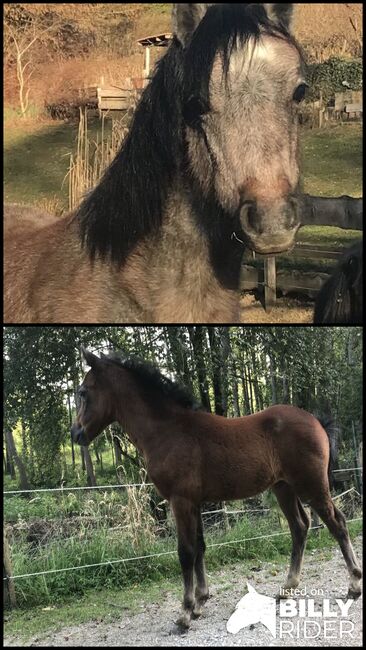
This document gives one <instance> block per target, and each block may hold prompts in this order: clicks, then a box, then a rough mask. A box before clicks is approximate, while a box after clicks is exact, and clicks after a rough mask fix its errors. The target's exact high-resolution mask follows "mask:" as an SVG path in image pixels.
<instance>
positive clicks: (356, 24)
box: [346, 3, 363, 53]
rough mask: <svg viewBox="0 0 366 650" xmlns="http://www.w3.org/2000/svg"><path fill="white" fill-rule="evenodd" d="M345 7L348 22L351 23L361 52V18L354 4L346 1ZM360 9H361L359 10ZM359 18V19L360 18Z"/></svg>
mask: <svg viewBox="0 0 366 650" xmlns="http://www.w3.org/2000/svg"><path fill="white" fill-rule="evenodd" d="M346 7H347V9H348V18H349V22H350V23H351V26H352V29H353V31H354V33H355V38H356V40H357V43H358V44H359V46H360V50H361V53H362V46H363V42H362V41H363V39H362V18H361V15H362V14H360V13H359V11H358V10H357V8H356V7H355V6H354V4H348V3H346ZM361 11H362V10H361ZM360 18H361V20H360Z"/></svg>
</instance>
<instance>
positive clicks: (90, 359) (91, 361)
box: [80, 345, 99, 368]
mask: <svg viewBox="0 0 366 650" xmlns="http://www.w3.org/2000/svg"><path fill="white" fill-rule="evenodd" d="M80 349H81V354H82V355H83V357H84V359H85V361H86V363H87V364H88V366H90V367H91V368H95V367H96V366H97V364H98V363H99V358H98V357H97V356H96V355H95V354H93V353H92V352H89V350H87V349H86V348H84V346H83V345H82V346H81V348H80Z"/></svg>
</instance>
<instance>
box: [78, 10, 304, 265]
mask: <svg viewBox="0 0 366 650" xmlns="http://www.w3.org/2000/svg"><path fill="white" fill-rule="evenodd" d="M263 32H264V33H269V34H272V35H274V36H278V37H283V38H286V39H288V40H290V41H293V39H292V37H291V36H290V34H289V33H288V32H287V30H286V29H285V28H284V27H282V26H280V25H278V24H275V23H274V22H272V21H271V20H270V18H268V16H267V13H266V11H265V9H264V7H263V6H262V5H259V4H258V5H256V4H225V5H224V4H216V5H212V6H210V7H209V9H208V11H207V13H206V15H205V17H204V18H203V20H202V22H201V24H200V25H199V27H198V28H197V30H196V32H195V34H194V36H193V39H192V42H191V44H190V45H189V46H188V48H187V49H186V50H184V49H183V47H182V45H181V44H180V43H179V41H178V40H177V38H174V39H173V41H172V43H171V45H170V47H169V49H168V52H167V54H166V55H165V56H164V57H163V58H162V59H161V60H160V61H159V62H158V64H157V65H156V68H155V72H154V75H153V77H152V80H151V82H150V84H149V85H148V87H147V88H146V89H145V90H144V92H143V95H142V98H141V101H140V103H139V105H138V107H137V109H136V111H135V114H134V118H133V120H132V124H131V128H130V132H129V135H128V136H127V138H126V139H125V141H124V143H123V144H122V147H121V149H120V151H119V153H118V154H117V156H116V158H115V160H114V161H113V162H112V164H111V165H110V167H109V168H108V169H107V171H106V172H105V174H104V176H103V178H102V180H101V181H100V183H99V184H98V185H97V187H96V188H95V189H94V190H92V191H91V193H90V194H89V195H88V196H86V198H85V199H84V201H83V202H82V204H81V205H80V207H79V209H78V210H77V212H76V214H75V219H76V220H77V222H78V224H79V230H80V237H81V241H82V243H83V245H84V246H86V247H87V249H88V251H89V254H90V256H91V258H92V259H94V258H95V257H98V256H99V257H101V258H102V259H103V258H110V259H111V260H112V261H114V262H117V263H118V264H120V265H121V264H123V263H124V262H125V261H126V259H127V257H128V256H129V254H130V253H131V252H132V250H133V249H134V247H135V246H136V244H137V243H138V242H139V241H141V240H143V239H144V238H146V237H147V236H149V235H150V236H151V235H154V234H155V233H157V232H158V230H159V227H160V226H161V222H162V214H163V210H164V205H165V201H166V198H167V195H168V190H169V187H170V186H171V184H172V181H173V180H174V178H175V177H176V176H177V172H178V171H179V170H182V169H184V168H185V167H186V166H185V162H184V155H185V147H184V128H183V126H184V122H183V110H184V106H185V105H186V103H187V101H189V99H190V98H192V97H195V98H197V97H198V98H200V99H201V100H202V101H203V102H205V101H206V103H207V101H208V94H209V79H210V75H211V70H212V65H213V62H214V59H215V56H216V53H217V52H219V51H220V52H221V53H222V57H223V67H224V71H225V72H226V73H227V71H228V68H229V62H230V56H231V53H232V51H233V50H234V49H235V48H236V47H238V46H239V45H241V44H244V43H245V42H246V41H247V40H248V39H249V38H250V37H254V38H255V39H256V40H258V38H259V37H260V35H261V33H263ZM183 173H184V172H183ZM215 211H216V210H215ZM203 227H205V226H204V224H203ZM208 227H209V226H208ZM211 229H212V230H215V225H213V226H211ZM218 236H219V239H220V238H221V237H220V233H218Z"/></svg>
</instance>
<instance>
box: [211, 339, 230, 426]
mask: <svg viewBox="0 0 366 650" xmlns="http://www.w3.org/2000/svg"><path fill="white" fill-rule="evenodd" d="M208 338H209V341H210V349H211V362H212V379H213V389H214V397H215V413H216V415H226V408H225V406H226V405H225V398H224V394H223V388H222V381H221V358H220V352H219V341H218V338H217V334H216V331H215V328H214V327H209V328H208Z"/></svg>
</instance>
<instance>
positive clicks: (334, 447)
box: [315, 415, 340, 489]
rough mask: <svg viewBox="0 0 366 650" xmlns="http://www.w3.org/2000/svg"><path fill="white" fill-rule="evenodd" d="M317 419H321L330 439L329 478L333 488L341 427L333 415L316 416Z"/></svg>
mask: <svg viewBox="0 0 366 650" xmlns="http://www.w3.org/2000/svg"><path fill="white" fill-rule="evenodd" d="M315 417H316V419H317V420H319V422H320V424H321V425H322V427H323V429H324V430H325V432H326V434H327V436H328V440H329V451H330V455H329V464H328V480H329V487H330V488H331V489H332V488H333V486H334V478H333V471H332V470H333V469H334V468H335V467H337V465H338V462H337V461H338V441H339V436H340V428H339V426H338V425H337V424H336V421H335V420H334V418H333V417H332V416H331V415H325V416H321V417H319V416H318V415H316V416H315Z"/></svg>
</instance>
